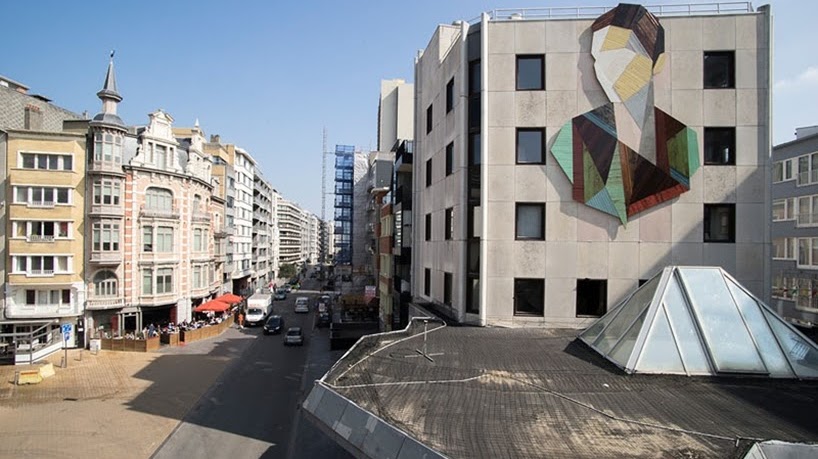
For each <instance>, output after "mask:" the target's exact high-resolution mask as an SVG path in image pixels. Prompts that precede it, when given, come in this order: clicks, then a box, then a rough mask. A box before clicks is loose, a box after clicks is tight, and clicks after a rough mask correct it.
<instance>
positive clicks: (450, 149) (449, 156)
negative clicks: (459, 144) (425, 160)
mask: <svg viewBox="0 0 818 459" xmlns="http://www.w3.org/2000/svg"><path fill="white" fill-rule="evenodd" d="M453 170H454V142H449V144H448V145H446V177H448V176H450V175H452V171H453Z"/></svg>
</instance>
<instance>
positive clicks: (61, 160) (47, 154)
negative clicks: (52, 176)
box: [17, 150, 76, 172]
mask: <svg viewBox="0 0 818 459" xmlns="http://www.w3.org/2000/svg"><path fill="white" fill-rule="evenodd" d="M23 155H34V167H24V166H23ZM53 157H56V158H55V159H54V160H53V161H54V162H55V163H56V167H51V166H52V158H53ZM41 158H43V160H44V161H45V166H46V167H44V168H41V167H37V166H38V165H39V164H40V161H41ZM66 158H71V159H70V160H69V161H70V162H71V167H70V168H69V169H66V168H65V163H66ZM75 164H76V162H75V161H74V154H73V153H67V152H55V151H29V150H20V151H18V152H17V169H25V170H30V171H56V172H74V166H75Z"/></svg>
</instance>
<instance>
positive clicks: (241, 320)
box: [239, 312, 244, 329]
mask: <svg viewBox="0 0 818 459" xmlns="http://www.w3.org/2000/svg"><path fill="white" fill-rule="evenodd" d="M239 328H241V329H243V328H244V314H243V313H241V312H239Z"/></svg>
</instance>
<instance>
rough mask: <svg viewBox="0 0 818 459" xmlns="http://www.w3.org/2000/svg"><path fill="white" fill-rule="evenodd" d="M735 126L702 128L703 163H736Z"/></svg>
mask: <svg viewBox="0 0 818 459" xmlns="http://www.w3.org/2000/svg"><path fill="white" fill-rule="evenodd" d="M735 151H736V128H734V127H723V128H721V127H720V128H708V127H706V128H704V163H705V164H711V165H720V164H721V165H734V164H736V153H735Z"/></svg>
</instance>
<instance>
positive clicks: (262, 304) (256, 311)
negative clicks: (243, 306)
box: [244, 293, 273, 325]
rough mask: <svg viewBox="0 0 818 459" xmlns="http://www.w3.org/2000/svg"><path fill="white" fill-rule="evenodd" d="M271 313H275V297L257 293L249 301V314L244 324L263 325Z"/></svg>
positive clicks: (245, 316) (246, 315) (245, 317)
mask: <svg viewBox="0 0 818 459" xmlns="http://www.w3.org/2000/svg"><path fill="white" fill-rule="evenodd" d="M271 312H273V296H272V295H270V294H269V293H256V294H255V295H253V296H251V297H250V298H248V299H247V314H245V315H244V323H245V324H247V325H259V324H262V323H264V319H266V318H267V316H268V315H270V313H271Z"/></svg>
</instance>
